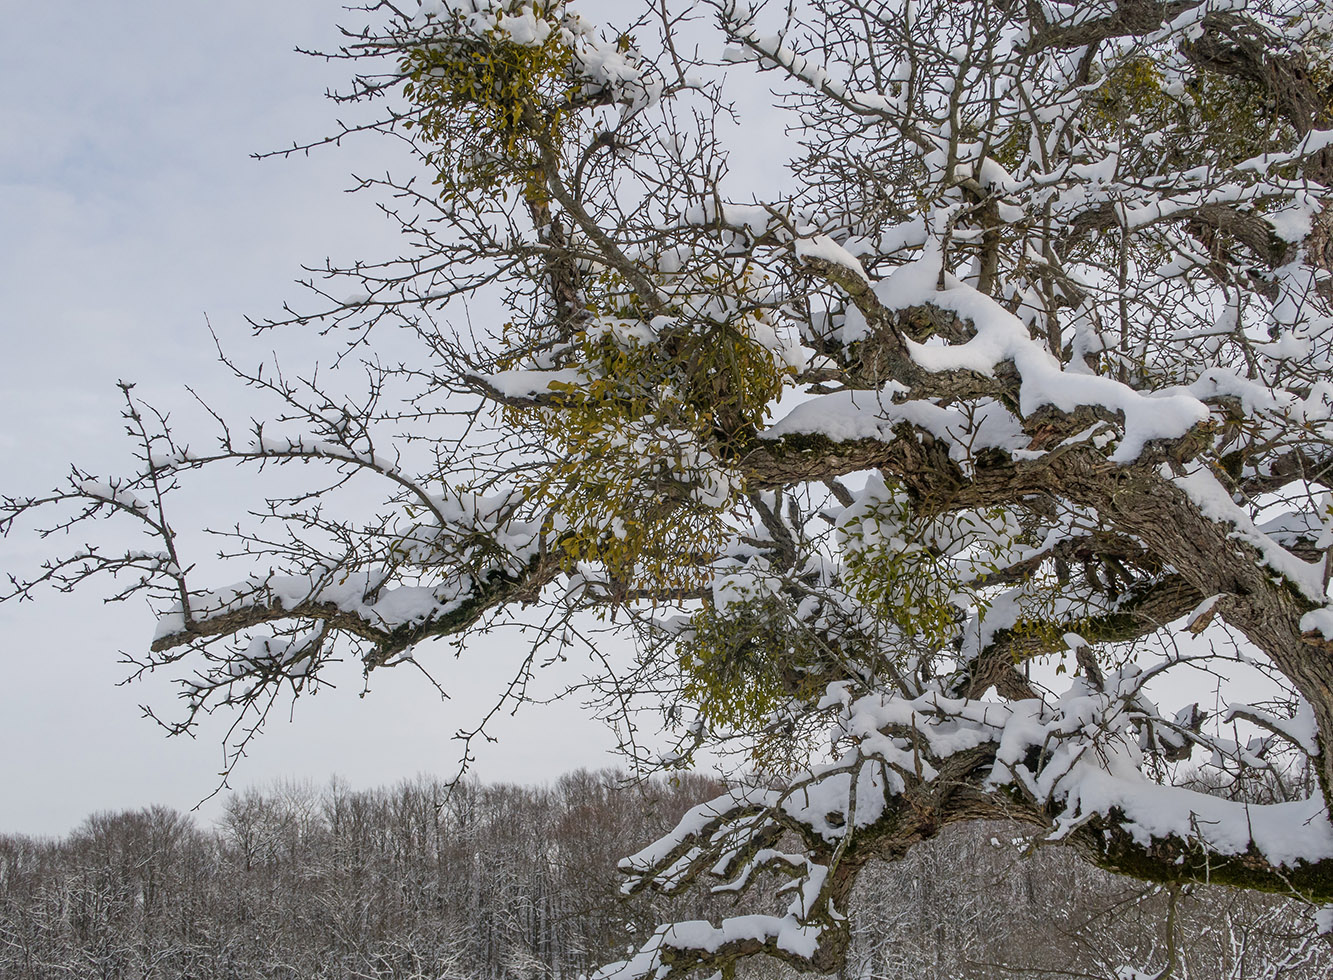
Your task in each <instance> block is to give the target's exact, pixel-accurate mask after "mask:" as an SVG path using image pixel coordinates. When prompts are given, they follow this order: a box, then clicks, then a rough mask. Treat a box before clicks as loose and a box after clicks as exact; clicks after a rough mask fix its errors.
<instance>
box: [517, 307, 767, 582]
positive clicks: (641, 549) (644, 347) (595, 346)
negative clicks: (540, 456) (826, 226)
mask: <svg viewBox="0 0 1333 980" xmlns="http://www.w3.org/2000/svg"><path fill="white" fill-rule="evenodd" d="M622 325H623V327H624V328H625V329H623V330H621V329H617V324H616V322H615V321H607V320H603V321H600V324H599V325H598V326H596V327H594V328H593V329H590V330H587V331H585V332H584V333H583V334H581V336H580V338H579V347H580V353H581V357H580V359H579V363H580V365H581V367H582V374H583V377H582V379H581V380H580V381H578V382H577V383H570V384H563V385H554V386H552V387H553V389H554V390H555V391H556V392H557V397H556V399H555V404H554V405H553V406H552V407H544V408H541V409H526V410H518V411H516V412H514V413H513V416H514V417H513V418H512V421H514V422H516V423H519V424H523V425H527V426H532V427H535V428H536V429H537V430H538V432H539V433H540V434H541V437H542V440H543V442H544V443H545V444H546V445H547V446H548V447H549V449H550V450H551V463H550V465H549V467H547V468H546V469H545V470H544V471H543V472H542V473H541V475H540V476H539V477H538V478H537V479H536V480H535V481H534V483H533V484H532V485H530V486H529V487H528V488H527V490H528V494H529V496H530V497H531V498H533V499H535V500H537V501H541V502H544V503H546V504H548V505H549V506H550V507H551V511H552V520H553V521H554V522H556V524H557V529H558V530H559V531H561V532H563V534H562V535H561V536H560V537H559V539H558V540H559V546H560V549H561V552H562V554H563V556H564V557H565V559H566V560H567V561H569V562H570V563H571V564H573V563H575V562H579V561H596V562H600V563H602V564H604V565H605V566H606V567H607V568H608V569H609V570H610V571H611V572H612V573H613V574H614V575H615V576H616V577H617V578H618V579H619V580H621V581H622V582H624V583H625V584H627V585H631V586H636V587H641V588H644V589H647V590H650V591H656V590H661V589H667V590H670V589H677V588H689V587H692V586H694V585H697V584H698V583H699V582H701V581H703V580H705V579H706V578H707V577H708V575H709V574H710V572H709V567H708V566H709V564H710V562H711V561H712V560H713V559H714V558H715V557H716V556H717V555H718V554H719V552H720V550H721V548H722V547H723V545H724V543H725V541H726V540H727V539H728V538H729V536H730V531H729V528H728V525H727V522H726V512H727V511H728V509H729V508H730V506H731V505H732V504H733V503H734V502H735V500H736V499H737V496H738V495H739V493H740V492H741V490H742V487H741V484H740V478H739V474H737V473H736V472H735V471H733V470H732V469H730V467H729V466H728V465H727V463H726V457H727V455H728V453H729V452H730V451H731V450H733V449H735V448H736V446H735V445H734V444H735V443H736V442H737V440H740V439H743V438H745V437H746V434H747V433H748V432H752V431H753V428H754V427H755V426H757V425H758V424H759V423H760V422H761V421H762V418H763V416H764V414H765V412H766V411H767V410H768V405H769V403H770V402H771V401H772V400H773V399H774V398H775V397H776V396H777V394H778V393H779V391H780V389H781V387H782V385H783V384H784V383H785V382H786V380H787V378H788V377H789V374H790V372H789V370H788V369H787V368H786V367H785V366H783V365H780V364H779V362H778V360H777V358H776V356H775V355H774V353H773V352H772V351H771V350H768V349H767V348H765V347H764V346H763V345H761V344H759V343H758V342H757V341H755V340H753V339H752V338H751V337H750V336H749V335H748V334H747V333H746V332H745V331H744V330H743V329H741V328H740V327H739V326H738V325H737V324H722V323H702V324H697V325H696V326H695V329H691V330H682V331H680V332H676V333H672V334H671V335H669V336H665V337H660V338H657V339H653V340H639V339H637V338H636V337H634V336H631V335H630V334H629V331H630V330H631V329H632V328H633V327H634V326H636V325H637V324H636V322H634V321H625V322H624V323H623V324H622Z"/></svg>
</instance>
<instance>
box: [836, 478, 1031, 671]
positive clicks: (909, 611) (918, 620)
mask: <svg viewBox="0 0 1333 980" xmlns="http://www.w3.org/2000/svg"><path fill="white" fill-rule="evenodd" d="M887 490H888V492H887V494H886V495H885V496H884V497H883V498H881V499H879V500H876V501H874V502H872V503H869V504H866V505H863V506H862V507H861V508H859V509H858V511H857V514H856V517H855V518H854V519H852V520H850V521H848V522H847V523H846V524H845V525H844V526H843V528H842V532H843V535H844V543H845V569H846V576H847V584H848V586H849V588H850V589H851V590H852V592H853V593H854V594H855V595H856V596H857V598H858V599H860V600H861V601H862V602H864V603H866V604H867V605H868V606H870V607H871V608H872V609H874V610H875V611H876V612H877V613H878V614H879V615H881V616H884V617H885V618H886V619H887V620H888V621H889V622H891V623H893V624H894V625H895V626H896V627H897V628H898V629H899V630H901V631H902V632H903V633H904V634H905V635H907V636H911V637H915V638H916V639H917V640H918V641H919V642H921V643H923V644H925V645H926V646H932V647H938V646H941V645H943V644H945V643H946V642H948V641H949V640H950V639H952V638H953V636H954V634H955V633H956V632H957V628H958V615H959V612H960V607H966V606H972V607H974V608H977V609H980V610H982V611H983V612H984V610H985V608H986V605H987V603H986V600H985V596H984V595H983V594H982V592H981V591H980V590H978V589H976V588H975V587H974V586H973V585H972V584H971V582H972V580H974V579H976V578H977V574H978V573H979V572H980V573H984V572H986V571H991V570H993V569H994V565H993V564H992V563H990V561H989V559H988V557H987V556H988V555H989V554H990V553H991V552H990V549H992V548H994V547H995V546H996V544H997V542H996V541H995V540H994V539H995V538H996V537H997V534H998V535H1001V536H1003V535H1006V534H1008V533H1010V530H1011V529H1009V528H1008V527H1007V524H1008V521H1007V518H1006V515H1005V514H1004V513H1003V512H1002V511H998V510H997V511H995V512H994V513H989V514H975V515H966V514H964V515H961V516H959V517H958V518H957V523H958V526H957V527H955V528H953V530H952V532H951V537H952V538H953V539H954V540H953V543H952V545H951V547H950V549H949V550H950V551H951V552H952V554H950V555H946V554H943V553H941V551H940V550H939V547H938V545H937V544H936V543H935V542H934V541H932V540H931V537H932V536H931V534H930V531H931V529H930V527H929V525H928V524H926V523H923V522H921V521H919V520H918V519H917V518H916V516H915V514H914V513H913V510H912V506H911V502H910V500H909V499H908V498H907V496H906V495H905V494H902V493H899V492H896V491H895V490H894V488H887ZM999 543H1001V544H1002V543H1003V542H999ZM964 571H966V572H967V575H966V576H965V575H964V574H963V573H964Z"/></svg>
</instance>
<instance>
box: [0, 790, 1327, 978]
mask: <svg viewBox="0 0 1333 980" xmlns="http://www.w3.org/2000/svg"><path fill="white" fill-rule="evenodd" d="M718 790H719V786H718V785H717V784H716V783H712V782H710V781H709V780H707V779H704V778H701V777H695V776H687V777H685V778H683V779H681V780H678V781H677V782H675V783H674V784H670V785H669V784H667V783H664V782H652V783H641V784H636V785H628V784H626V783H625V782H624V780H623V778H622V777H621V776H620V775H619V774H617V773H614V772H597V773H590V772H576V773H573V774H570V775H567V776H565V777H563V778H561V779H560V780H558V781H557V782H556V783H555V784H554V785H552V786H549V787H544V788H529V787H519V786H507V785H484V784H479V783H467V784H463V785H461V786H456V787H454V788H452V789H449V788H447V787H446V786H445V785H444V784H443V783H439V782H434V781H431V780H424V779H423V780H417V781H415V782H410V783H405V784H403V785H400V786H398V787H396V788H393V789H381V790H371V791H366V792H354V791H352V790H349V789H348V788H347V787H346V786H344V785H342V784H340V783H337V782H334V783H332V784H330V785H329V786H328V787H326V788H324V789H322V790H316V789H313V788H310V787H306V786H297V785H283V786H279V787H276V788H274V789H272V790H269V791H266V792H255V791H252V792H248V793H242V794H238V795H236V796H233V797H232V798H231V799H230V800H229V801H228V803H227V806H226V812H225V815H224V817H223V818H222V820H221V821H220V822H219V823H218V825H217V826H216V827H215V828H212V829H206V828H203V827H200V826H198V825H197V824H196V823H195V822H194V821H193V819H192V818H190V817H189V816H186V815H182V814H180V813H177V812H175V811H173V810H170V809H166V808H163V807H150V808H148V809H144V810H136V811H131V812H127V813H119V814H99V815H97V816H94V817H91V818H89V819H88V820H87V821H86V822H85V823H84V824H83V826H82V827H80V828H79V829H78V830H76V831H75V832H74V833H72V834H70V835H69V836H68V837H66V838H65V839H63V840H58V841H53V840H39V839H33V838H28V837H17V836H9V837H4V836H0V977H3V978H5V980H48V978H58V977H67V978H80V980H81V978H98V980H130V978H133V980H184V978H193V980H268V978H272V980H279V978H281V980H315V978H327V980H353V978H357V980H360V978H404V980H406V978H412V980H424V978H431V980H573V978H576V977H578V976H579V975H580V974H583V973H586V972H589V971H591V970H592V969H595V968H596V967H598V966H600V965H602V964H604V963H606V962H608V961H610V960H615V959H617V958H620V957H621V956H623V955H624V953H625V952H626V951H627V947H628V946H630V945H631V944H635V943H637V942H638V941H641V940H642V939H643V938H644V937H645V936H647V935H648V934H649V933H650V932H651V930H652V929H653V928H654V927H655V926H656V925H657V924H658V923H659V922H661V921H665V920H669V919H688V918H704V917H707V918H716V917H718V916H719V915H724V914H727V910H728V908H729V907H730V905H731V900H730V899H724V898H722V897H710V896H695V897H687V898H683V899H673V900H668V899H664V898H662V897H660V896H651V895H649V896H636V897H635V898H633V899H630V900H624V899H622V898H621V897H620V896H619V893H618V885H619V881H618V880H617V877H618V876H617V875H616V873H615V864H616V862H617V861H618V860H619V859H620V858H621V857H623V856H625V855H627V854H630V853H633V852H634V851H636V850H638V849H639V848H640V847H642V846H643V845H644V844H645V843H647V842H648V841H650V840H651V839H653V838H654V837H655V836H657V835H659V834H660V833H662V832H663V831H665V830H666V829H668V828H669V827H670V826H671V825H672V824H674V822H675V821H676V820H677V819H678V818H679V816H680V815H681V814H682V813H683V812H684V810H685V809H687V808H688V807H690V806H692V805H693V804H695V803H697V802H699V801H700V800H702V799H704V798H706V797H707V796H709V795H711V794H713V793H716V792H717V791H718ZM1071 897H1072V900H1071ZM1173 904H1174V907H1175V912H1174V916H1173V917H1172V916H1169V914H1168V913H1169V911H1170V907H1171V906H1172V905H1173ZM852 917H853V922H854V925H855V935H856V941H855V944H854V950H853V955H852V956H851V957H850V958H849V962H848V966H847V971H846V972H847V976H848V977H853V978H857V980H860V978H878V980H908V978H911V980H953V978H960V980H961V978H991V977H1005V976H1020V977H1021V976H1032V977H1037V976H1041V977H1052V976H1056V977H1060V976H1067V977H1106V978H1107V980H1111V978H1113V977H1115V976H1116V971H1117V970H1118V969H1119V968H1120V967H1123V966H1126V965H1130V964H1134V965H1137V966H1140V967H1142V968H1147V967H1148V966H1155V967H1156V968H1160V967H1161V966H1162V965H1163V964H1164V963H1165V962H1166V958H1167V957H1168V956H1170V955H1171V950H1172V948H1174V950H1175V956H1176V960H1177V963H1176V969H1175V971H1174V973H1173V976H1175V977H1180V978H1186V980H1188V978H1191V977H1198V978H1205V977H1206V978H1209V980H1218V978H1226V977H1234V978H1237V980H1239V978H1241V977H1244V978H1247V980H1248V978H1263V977H1271V978H1277V977H1290V978H1293V980H1304V978H1311V980H1314V978H1322V977H1326V976H1327V975H1328V971H1329V969H1330V964H1331V963H1333V960H1330V958H1329V957H1328V955H1327V954H1328V946H1327V943H1326V942H1325V941H1324V940H1322V939H1316V938H1314V937H1313V935H1312V933H1313V927H1312V921H1313V917H1312V913H1311V912H1310V910H1308V909H1305V908H1303V907H1301V906H1299V905H1297V904H1295V903H1292V902H1289V901H1286V900H1283V899H1278V898H1274V899H1265V898H1263V897H1258V898H1256V897H1254V896H1246V895H1241V894H1239V893H1234V892H1230V891H1228V890H1224V889H1195V890H1194V891H1192V892H1188V893H1185V892H1182V893H1178V894H1175V895H1174V897H1173V895H1172V893H1170V892H1168V891H1164V890H1161V889H1156V888H1153V887H1151V886H1146V885H1144V884H1143V883H1140V882H1134V881H1129V880H1126V879H1123V878H1113V877H1111V876H1109V875H1105V874H1102V873H1101V872H1099V871H1097V870H1096V869H1093V868H1090V867H1088V866H1086V865H1084V864H1082V863H1080V862H1079V861H1077V859H1075V858H1074V857H1073V856H1072V855H1069V854H1067V853H1065V852H1064V850H1063V849H1060V848H1042V847H1032V846H1030V844H1029V843H1028V842H1026V841H1024V840H1023V839H1022V838H1021V837H1019V836H1018V832H1017V831H1016V830H1014V828H1006V827H999V826H993V827H982V828H976V827H972V828H969V829H966V830H963V831H961V832H952V831H951V832H946V833H945V834H943V835H942V836H941V838H940V839H939V840H938V841H937V842H935V843H934V844H932V845H930V846H927V847H923V848H919V849H917V850H916V851H914V852H913V853H912V854H910V855H909V856H908V857H907V858H906V859H904V860H903V861H900V862H897V863H895V864H885V865H883V866H882V867H881V868H878V869H876V870H875V872H874V873H873V874H868V875H866V876H865V880H864V884H863V886H862V888H861V890H860V891H859V892H858V894H857V895H856V897H855V901H854V905H853V909H852ZM1168 925H1169V926H1170V927H1169V928H1168ZM1279 968H1282V969H1284V970H1285V972H1279ZM756 972H757V971H756V970H755V969H754V968H751V969H750V971H749V973H750V974H751V975H754V974H755V973H756ZM771 973H772V975H773V976H777V975H778V974H780V973H781V970H779V969H778V968H777V967H774V968H773V969H772V971H771Z"/></svg>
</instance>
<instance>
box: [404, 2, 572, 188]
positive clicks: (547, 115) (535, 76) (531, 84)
mask: <svg viewBox="0 0 1333 980" xmlns="http://www.w3.org/2000/svg"><path fill="white" fill-rule="evenodd" d="M527 6H528V7H529V8H530V9H531V11H532V13H533V14H534V15H535V16H536V17H537V18H538V19H539V20H541V21H543V22H544V23H545V24H546V26H547V27H548V28H549V31H548V33H547V35H546V37H545V40H543V41H542V42H541V43H540V44H520V43H518V42H516V41H514V40H513V39H512V37H510V35H509V34H508V33H506V32H505V31H504V30H503V29H502V28H501V27H500V26H499V25H498V24H497V25H496V26H494V27H492V28H490V29H489V30H488V31H486V32H485V33H483V34H475V33H472V32H470V31H468V30H466V29H465V28H464V25H462V24H461V23H459V24H457V25H455V28H456V30H453V31H445V32H443V33H441V34H440V35H438V36H434V37H432V38H431V39H430V40H429V41H428V42H425V43H423V44H421V45H420V46H417V47H414V48H412V49H411V50H410V51H409V52H408V53H407V54H406V55H405V56H404V57H403V58H402V60H401V62H400V65H399V68H400V70H401V71H402V72H403V73H404V75H406V77H407V81H406V83H405V84H404V94H405V95H406V96H407V97H408V99H409V100H410V101H411V102H412V103H413V105H414V106H415V109H416V111H415V113H414V114H413V115H412V117H411V118H409V119H408V120H406V121H405V122H404V124H403V125H404V126H405V127H407V128H409V129H411V128H416V129H417V130H418V131H419V132H420V134H421V136H422V138H423V140H424V142H425V143H426V144H428V145H429V146H430V147H431V149H430V151H429V152H428V154H427V161H428V163H430V164H431V165H433V166H434V167H435V168H436V169H437V175H436V177H435V182H436V183H437V184H439V185H440V187H441V191H440V195H441V197H443V198H445V199H457V198H460V197H463V196H466V195H468V194H474V193H477V192H494V191H498V190H504V189H510V188H515V189H519V190H521V191H522V192H523V193H524V194H525V196H527V197H528V198H529V199H533V198H541V199H544V191H543V187H544V181H543V180H542V177H541V164H540V161H541V156H542V153H543V148H545V149H546V150H548V151H554V150H555V149H557V148H558V147H560V146H561V145H563V143H564V142H565V140H567V139H568V138H569V132H568V130H569V129H570V127H571V126H572V125H573V120H574V118H575V116H574V114H573V113H572V112H571V111H570V110H571V100H572V97H573V94H574V91H575V85H574V72H573V67H572V66H573V49H572V47H571V46H570V43H569V39H568V36H567V34H566V32H564V31H562V30H561V25H560V19H559V14H558V8H559V6H560V5H558V4H550V3H546V4H543V3H540V2H533V3H531V4H529V5H527Z"/></svg>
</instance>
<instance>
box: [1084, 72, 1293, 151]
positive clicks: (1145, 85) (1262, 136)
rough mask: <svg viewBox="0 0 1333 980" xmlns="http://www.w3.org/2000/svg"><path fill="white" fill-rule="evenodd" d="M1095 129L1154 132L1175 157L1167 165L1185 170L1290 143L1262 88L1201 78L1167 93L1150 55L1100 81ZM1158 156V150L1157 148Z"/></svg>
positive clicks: (1092, 120) (1091, 118) (1242, 81)
mask: <svg viewBox="0 0 1333 980" xmlns="http://www.w3.org/2000/svg"><path fill="white" fill-rule="evenodd" d="M1090 106H1091V110H1092V111H1091V114H1090V116H1089V120H1088V122H1089V124H1090V125H1091V126H1092V127H1093V129H1094V130H1102V129H1105V130H1108V131H1112V132H1113V131H1115V130H1119V129H1121V128H1123V127H1127V126H1128V124H1129V123H1130V121H1131V120H1132V125H1133V131H1134V132H1136V133H1139V134H1142V133H1157V134H1162V135H1163V136H1164V137H1165V143H1164V146H1163V147H1162V149H1165V150H1166V151H1167V152H1168V153H1169V154H1173V155H1174V156H1173V157H1172V158H1169V159H1165V160H1164V162H1165V163H1167V164H1168V165H1169V166H1174V167H1179V166H1185V165H1188V164H1189V163H1191V162H1193V161H1195V160H1196V158H1197V160H1199V161H1200V162H1201V161H1202V160H1203V159H1204V158H1205V157H1206V158H1208V159H1212V160H1217V159H1218V155H1219V153H1220V154H1221V156H1222V160H1223V161H1224V162H1233V163H1234V162H1238V161H1240V160H1244V159H1247V158H1249V157H1251V156H1254V155H1255V154H1258V153H1262V152H1264V151H1266V150H1272V149H1275V148H1277V147H1276V146H1275V143H1274V141H1275V140H1277V141H1283V140H1284V139H1285V140H1286V141H1288V142H1289V141H1290V140H1291V137H1292V136H1294V133H1293V131H1291V130H1290V129H1289V127H1286V126H1285V125H1282V124H1280V123H1279V121H1278V119H1277V117H1276V114H1275V105H1274V104H1273V103H1272V101H1271V100H1270V98H1269V97H1268V94H1267V93H1266V92H1265V91H1264V90H1263V88H1262V87H1261V86H1259V85H1256V84H1255V83H1253V82H1251V81H1248V80H1246V79H1242V78H1236V77H1233V76H1224V75H1217V74H1200V75H1196V76H1194V77H1191V78H1188V79H1187V80H1186V81H1185V83H1184V85H1183V88H1178V89H1176V90H1174V92H1169V91H1168V87H1167V80H1166V78H1165V76H1164V75H1163V74H1162V71H1161V68H1160V67H1159V65H1158V64H1157V62H1156V61H1155V60H1154V59H1153V58H1150V57H1147V56H1143V57H1136V58H1129V59H1127V60H1125V61H1123V62H1121V63H1120V64H1118V65H1116V66H1115V67H1113V68H1112V69H1111V70H1110V71H1108V72H1107V73H1106V75H1105V76H1104V77H1103V78H1102V79H1101V86H1100V88H1099V90H1098V92H1097V95H1096V97H1095V98H1094V99H1093V100H1092V101H1091V103H1090ZM1157 152H1161V149H1158V150H1157Z"/></svg>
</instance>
